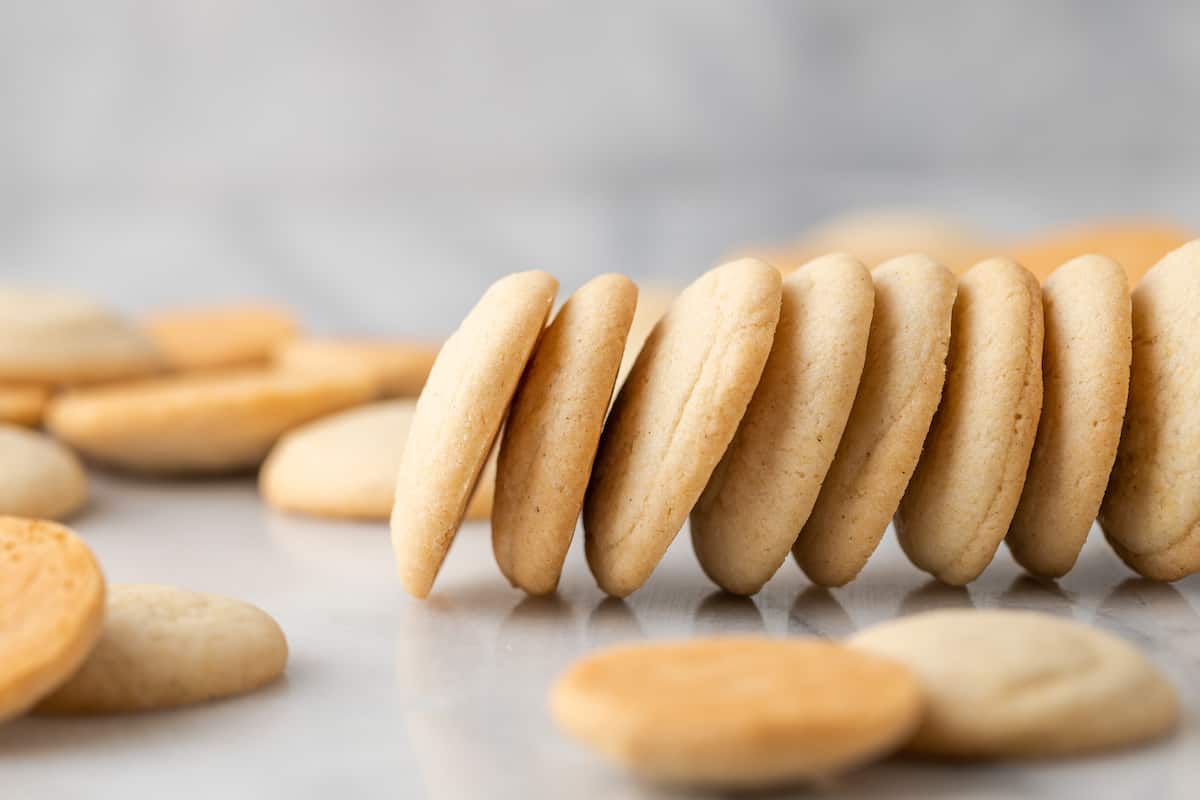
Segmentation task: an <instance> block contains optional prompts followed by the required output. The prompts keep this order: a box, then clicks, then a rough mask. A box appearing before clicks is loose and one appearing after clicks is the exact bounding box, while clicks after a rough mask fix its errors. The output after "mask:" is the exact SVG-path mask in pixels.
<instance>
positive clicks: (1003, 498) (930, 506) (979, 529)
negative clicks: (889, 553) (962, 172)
mask: <svg viewBox="0 0 1200 800" xmlns="http://www.w3.org/2000/svg"><path fill="white" fill-rule="evenodd" d="M1042 324H1043V321H1042V296H1041V287H1040V286H1038V282H1037V279H1036V278H1035V277H1033V275H1032V274H1031V273H1030V272H1029V271H1028V270H1026V269H1024V268H1022V267H1020V266H1018V265H1017V264H1015V263H1013V262H1012V261H1009V260H1008V259H1004V258H993V259H988V260H987V261H984V262H982V263H981V264H979V265H978V266H976V267H974V268H973V269H971V270H970V271H969V272H967V274H966V275H964V276H963V277H962V278H961V279H960V281H959V284H958V296H957V297H956V298H955V301H954V316H953V319H952V320H951V331H950V351H949V355H948V357H947V362H946V384H945V387H944V389H943V392H942V400H941V405H940V406H939V407H938V411H937V414H936V415H935V416H934V419H933V423H932V425H931V426H930V428H929V435H928V436H927V437H926V439H925V449H924V451H923V452H922V454H921V459H920V461H919V462H918V463H917V468H916V471H915V472H914V473H913V476H912V480H911V481H910V482H909V484H908V489H907V490H906V491H905V493H904V498H903V499H902V500H901V501H900V508H899V511H898V512H897V514H896V533H897V534H898V535H899V539H900V545H901V546H902V547H903V548H904V552H905V553H906V554H907V555H908V557H909V558H910V559H911V560H912V562H913V563H914V564H916V565H917V566H918V567H920V568H921V569H923V570H925V571H926V572H929V573H931V574H932V575H934V576H935V577H936V578H938V579H939V580H941V581H944V582H946V583H950V584H955V585H962V584H966V583H969V582H970V581H972V580H974V579H975V578H976V577H978V575H979V574H980V573H981V572H983V570H984V569H985V568H986V567H987V565H988V564H989V563H990V562H991V560H992V556H994V555H995V554H996V548H997V547H998V546H999V545H1000V542H1001V541H1002V540H1003V539H1004V535H1005V534H1006V533H1007V532H1008V525H1009V523H1010V522H1011V521H1012V517H1013V513H1014V512H1015V511H1016V508H1017V502H1018V500H1020V497H1021V487H1022V485H1023V484H1024V482H1025V470H1026V468H1027V467H1028V466H1029V454H1030V451H1031V450H1032V449H1033V441H1034V436H1035V434H1036V433H1037V422H1038V414H1039V413H1040V412H1041V408H1042V336H1043V329H1042Z"/></svg>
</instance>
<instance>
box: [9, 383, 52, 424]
mask: <svg viewBox="0 0 1200 800" xmlns="http://www.w3.org/2000/svg"><path fill="white" fill-rule="evenodd" d="M49 404H50V390H49V389H48V388H47V387H45V386H37V385H34V384H20V383H7V384H6V383H0V422H8V423H11V424H13V425H24V426H25V427H27V428H36V427H38V426H39V425H41V424H42V416H43V415H44V414H45V413H46V406H48V405H49Z"/></svg>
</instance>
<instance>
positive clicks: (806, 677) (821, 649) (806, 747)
mask: <svg viewBox="0 0 1200 800" xmlns="http://www.w3.org/2000/svg"><path fill="white" fill-rule="evenodd" d="M550 704H551V710H552V712H553V714H554V718H555V720H556V721H557V722H558V724H559V726H560V727H561V728H562V729H563V730H564V731H565V732H567V733H569V734H571V735H572V736H574V737H575V738H577V739H579V740H580V741H582V742H584V743H585V744H587V745H589V746H590V747H592V748H594V749H595V750H597V751H598V752H599V753H600V754H601V755H603V756H605V757H606V758H608V759H609V760H611V761H613V762H615V763H617V764H620V765H621V766H624V767H626V768H628V769H631V770H633V771H635V772H637V773H639V774H641V775H643V776H645V777H647V778H650V779H651V780H655V781H661V782H664V783H669V784H683V785H693V786H704V787H709V788H719V789H754V788H764V787H768V786H775V785H780V784H788V783H797V782H805V781H817V780H821V779H824V778H829V777H831V776H834V775H837V774H840V773H842V772H845V771H847V770H849V769H851V768H853V767H856V766H859V765H861V764H864V763H866V762H868V761H871V760H874V759H877V758H880V757H882V756H884V755H886V754H887V753H888V752H890V751H891V750H893V749H895V748H896V747H898V746H900V745H901V744H902V743H903V742H904V740H905V739H906V738H907V737H908V736H909V735H910V734H911V733H912V731H913V730H914V729H915V728H916V725H917V724H918V723H919V721H920V718H921V712H922V704H923V701H922V698H921V692H920V689H919V687H918V683H917V680H916V677H915V676H914V675H913V673H912V672H910V671H909V670H908V669H907V668H905V667H903V666H901V665H899V664H895V663H892V662H890V661H886V660H884V659H881V658H877V657H874V656H870V655H868V654H866V653H863V652H861V651H855V650H853V649H851V648H848V647H845V646H842V645H838V644H833V643H830V642H824V641H817V640H813V639H807V640H805V639H766V638H750V637H746V638H736V637H731V638H724V639H699V640H693V641H689V642H671V643H656V644H642V645H632V646H629V645H626V646H621V647H614V648H610V649H608V650H603V651H601V652H599V653H593V654H591V655H589V656H587V657H586V658H584V659H582V660H580V661H578V662H576V663H575V664H574V665H572V666H571V667H570V668H569V669H568V670H567V672H566V673H565V674H564V675H563V676H562V677H561V678H559V680H558V682H557V683H556V684H555V685H554V687H553V689H552V691H551V696H550Z"/></svg>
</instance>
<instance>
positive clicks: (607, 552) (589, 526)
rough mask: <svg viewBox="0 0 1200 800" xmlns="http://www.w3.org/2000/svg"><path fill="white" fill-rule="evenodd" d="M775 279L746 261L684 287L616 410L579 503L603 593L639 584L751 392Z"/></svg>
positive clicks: (775, 309)
mask: <svg viewBox="0 0 1200 800" xmlns="http://www.w3.org/2000/svg"><path fill="white" fill-rule="evenodd" d="M780 284H781V280H780V276H779V272H778V271H777V270H775V269H774V268H772V267H769V266H767V265H766V264H764V263H762V262H761V261H755V260H753V259H743V260H741V261H733V262H730V263H728V264H725V265H723V266H720V267H717V268H716V269H713V270H710V271H709V272H707V273H706V274H705V275H703V276H702V277H700V278H699V279H698V280H697V281H696V282H695V283H693V284H692V285H691V286H689V287H688V288H687V289H685V290H684V291H683V293H682V294H681V295H680V296H679V298H678V299H677V300H676V301H675V303H674V304H673V305H672V306H671V309H670V310H669V311H668V312H667V314H666V316H664V317H663V318H662V320H660V321H659V323H658V325H657V326H656V327H655V329H654V332H653V333H652V334H650V338H649V339H647V340H646V344H645V346H644V347H643V348H642V352H641V354H640V355H638V358H637V361H636V362H635V363H634V366H633V369H632V370H631V371H630V373H629V376H628V378H627V379H626V380H625V384H624V385H623V386H622V387H621V390H620V392H619V393H618V395H617V399H616V401H615V402H614V403H613V407H612V411H611V413H610V414H609V417H608V422H607V423H606V424H605V426H604V432H603V434H601V437H600V448H599V452H598V453H597V455H596V461H595V466H594V469H593V471H592V477H591V482H590V484H589V486H588V490H587V494H586V496H585V498H584V506H583V527H584V533H585V536H584V545H585V552H586V553H587V560H588V566H589V567H591V570H592V574H593V575H594V576H595V577H596V581H597V583H599V584H600V588H601V589H603V590H604V591H605V592H607V593H608V594H610V595H613V596H615V597H624V596H626V595H628V594H629V593H631V592H633V591H634V590H635V589H637V588H638V587H639V586H641V585H642V584H643V583H645V582H646V579H647V578H649V577H650V573H651V572H653V571H654V567H655V566H657V564H658V562H659V560H661V559H662V556H663V554H664V553H665V552H666V550H667V547H668V546H669V545H670V544H671V541H672V540H673V539H674V538H675V535H676V534H677V533H679V529H680V528H681V527H682V526H683V523H684V520H685V519H687V515H688V512H689V511H690V510H691V508H692V506H693V505H695V503H696V501H697V500H698V499H699V498H700V493H701V492H702V491H703V490H704V485H705V484H706V483H707V482H708V478H709V476H710V475H711V474H712V471H713V468H714V467H716V465H717V462H718V461H720V459H721V456H722V454H723V453H724V452H725V448H726V447H727V446H728V445H729V442H730V440H731V439H732V438H733V435H734V433H735V432H736V431H737V426H738V423H739V422H740V421H741V419H742V415H743V414H744V413H745V411H746V406H747V405H748V404H749V402H750V398H751V396H752V395H753V394H754V388H755V386H756V385H757V384H758V379H759V376H760V375H761V374H762V370H763V365H764V364H765V363H766V361H767V356H768V354H769V353H770V350H771V341H772V339H773V337H774V335H775V326H776V324H777V323H778V321H779V305H780V293H781V286H780Z"/></svg>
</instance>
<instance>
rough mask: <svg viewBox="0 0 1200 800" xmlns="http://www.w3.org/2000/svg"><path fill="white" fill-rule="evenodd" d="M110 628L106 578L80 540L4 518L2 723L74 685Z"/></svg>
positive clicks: (59, 529) (51, 527)
mask: <svg viewBox="0 0 1200 800" xmlns="http://www.w3.org/2000/svg"><path fill="white" fill-rule="evenodd" d="M103 620H104V576H103V575H102V574H101V572H100V566H99V565H98V564H97V563H96V558H95V556H93V555H92V551H91V550H89V549H88V546H87V545H86V544H84V543H83V541H82V540H81V539H79V538H78V537H77V536H75V534H73V533H72V532H71V531H69V530H68V529H66V528H64V527H63V526H61V525H56V524H55V523H53V522H45V521H42V520H31V519H19V518H17V517H0V721H3V720H6V719H9V718H11V717H15V716H17V715H18V714H22V713H24V712H25V711H26V710H28V709H29V708H31V707H33V705H34V704H35V703H37V702H38V700H40V699H41V698H42V697H44V696H45V695H46V694H48V693H49V692H51V691H53V690H54V688H55V687H57V686H58V685H59V684H60V683H62V682H63V681H64V680H66V679H67V678H69V677H70V676H71V675H72V674H73V673H74V672H75V670H76V669H78V668H79V665H80V664H81V663H83V660H84V659H85V658H86V657H87V654H88V653H89V652H90V651H91V649H92V646H93V645H94V644H95V643H96V639H97V637H98V636H99V635H100V626H101V623H102V622H103Z"/></svg>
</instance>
